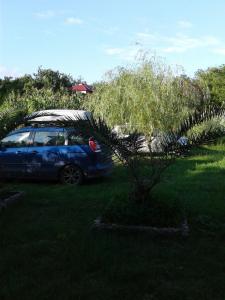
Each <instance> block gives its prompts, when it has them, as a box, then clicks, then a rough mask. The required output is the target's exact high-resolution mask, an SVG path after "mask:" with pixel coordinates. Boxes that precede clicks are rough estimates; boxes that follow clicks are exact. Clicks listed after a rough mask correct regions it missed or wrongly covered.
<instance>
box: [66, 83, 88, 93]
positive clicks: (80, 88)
mask: <svg viewBox="0 0 225 300" xmlns="http://www.w3.org/2000/svg"><path fill="white" fill-rule="evenodd" d="M71 90H72V91H75V92H87V93H92V92H93V90H92V87H91V86H90V85H87V84H86V83H79V84H76V85H73V86H72V87H71Z"/></svg>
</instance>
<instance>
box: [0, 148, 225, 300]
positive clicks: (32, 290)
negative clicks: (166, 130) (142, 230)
mask: <svg viewBox="0 0 225 300" xmlns="http://www.w3.org/2000/svg"><path fill="white" fill-rule="evenodd" d="M7 185H10V186H13V188H14V189H17V190H24V191H26V196H25V198H24V200H23V201H22V202H20V203H18V204H15V205H14V206H12V207H10V208H9V209H7V210H5V211H4V212H3V213H1V215H0V299H1V300H15V299H21V300H26V299H29V300H30V299H32V300H33V299H38V300H39V299H41V300H44V299H60V300H61V299H66V300H67V299H82V300H83V299H85V300H86V299H97V300H101V299H102V300H103V299H104V300H108V299H123V300H125V299H127V300H128V299H129V300H132V299H135V300H139V299H141V300H154V299H157V300H158V299H166V300H169V299H171V300H176V299H178V300H180V299H182V300H185V299H187V300H189V299H190V300H193V299H199V298H202V299H204V300H205V299H206V300H208V299H210V300H211V299H213V300H217V299H221V300H224V299H225V298H224V297H225V284H224V282H225V248H224V246H225V245H224V241H225V239H224V238H225V225H224V224H225V147H224V146H222V145H217V146H210V147H204V148H202V149H198V150H196V151H195V153H194V156H190V157H187V158H185V159H181V160H178V161H177V162H176V163H175V164H174V165H172V166H171V167H170V168H169V169H168V170H167V172H166V173H165V174H164V176H163V180H162V183H160V185H158V186H157V187H156V188H155V190H154V198H155V199H156V200H157V199H161V200H162V201H165V202H172V201H177V202H182V203H183V205H184V206H185V208H186V211H187V214H188V216H189V221H190V223H191V235H190V237H189V238H188V239H186V240H183V239H159V238H155V239H152V238H150V237H149V236H148V235H147V234H115V233H109V232H95V231H92V230H91V229H90V228H91V225H92V222H93V220H94V219H95V218H96V217H98V216H99V215H101V214H102V213H103V212H104V210H105V207H106V206H107V205H108V204H109V202H110V201H111V200H112V199H113V197H115V196H116V195H119V194H120V193H121V194H123V193H125V192H126V191H127V190H128V188H129V185H128V183H127V181H126V171H125V170H124V169H123V168H122V167H119V166H118V167H117V168H116V169H115V172H114V174H113V175H112V177H111V178H108V179H105V180H96V181H94V182H90V183H88V184H86V185H84V186H81V187H77V188H74V187H68V186H62V185H59V184H55V183H13V184H7ZM7 185H6V188H7Z"/></svg>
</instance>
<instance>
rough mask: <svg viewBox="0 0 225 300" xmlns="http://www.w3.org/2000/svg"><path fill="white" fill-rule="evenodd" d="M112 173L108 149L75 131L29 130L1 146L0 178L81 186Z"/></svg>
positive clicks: (11, 136) (10, 136)
mask: <svg viewBox="0 0 225 300" xmlns="http://www.w3.org/2000/svg"><path fill="white" fill-rule="evenodd" d="M111 170H112V159H111V156H110V153H109V151H108V149H107V148H106V147H105V146H104V145H99V144H98V142H97V141H96V140H95V139H94V138H92V137H91V138H90V137H87V136H85V135H84V134H83V133H81V132H79V131H77V130H75V129H74V128H66V127H65V128H62V127H57V126H55V127H54V126H46V125H45V126H37V125H36V126H29V127H24V128H20V129H17V130H15V131H13V132H11V133H9V134H8V135H7V136H6V137H5V138H4V139H3V140H2V141H1V144H0V177H3V178H36V179H58V180H60V181H61V182H62V183H67V184H76V185H77V184H81V183H82V182H83V180H84V179H85V178H92V177H99V176H104V175H107V174H108V173H110V172H111Z"/></svg>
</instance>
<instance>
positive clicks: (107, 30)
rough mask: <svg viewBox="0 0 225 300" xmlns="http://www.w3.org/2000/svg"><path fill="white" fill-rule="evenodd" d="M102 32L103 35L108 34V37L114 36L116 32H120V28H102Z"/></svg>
mask: <svg viewBox="0 0 225 300" xmlns="http://www.w3.org/2000/svg"><path fill="white" fill-rule="evenodd" d="M100 31H102V32H103V33H105V34H108V35H113V34H115V33H116V32H118V31H119V27H117V26H111V27H108V28H102V29H100Z"/></svg>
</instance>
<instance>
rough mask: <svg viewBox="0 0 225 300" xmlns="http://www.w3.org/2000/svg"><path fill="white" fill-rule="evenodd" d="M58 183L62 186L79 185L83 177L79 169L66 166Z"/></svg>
mask: <svg viewBox="0 0 225 300" xmlns="http://www.w3.org/2000/svg"><path fill="white" fill-rule="evenodd" d="M60 181H61V182H62V183H64V184H74V185H80V184H81V183H82V182H83V181H84V175H83V172H82V170H81V169H80V168H79V167H77V166H72V165H68V166H65V168H63V169H62V171H61V173H60Z"/></svg>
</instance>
